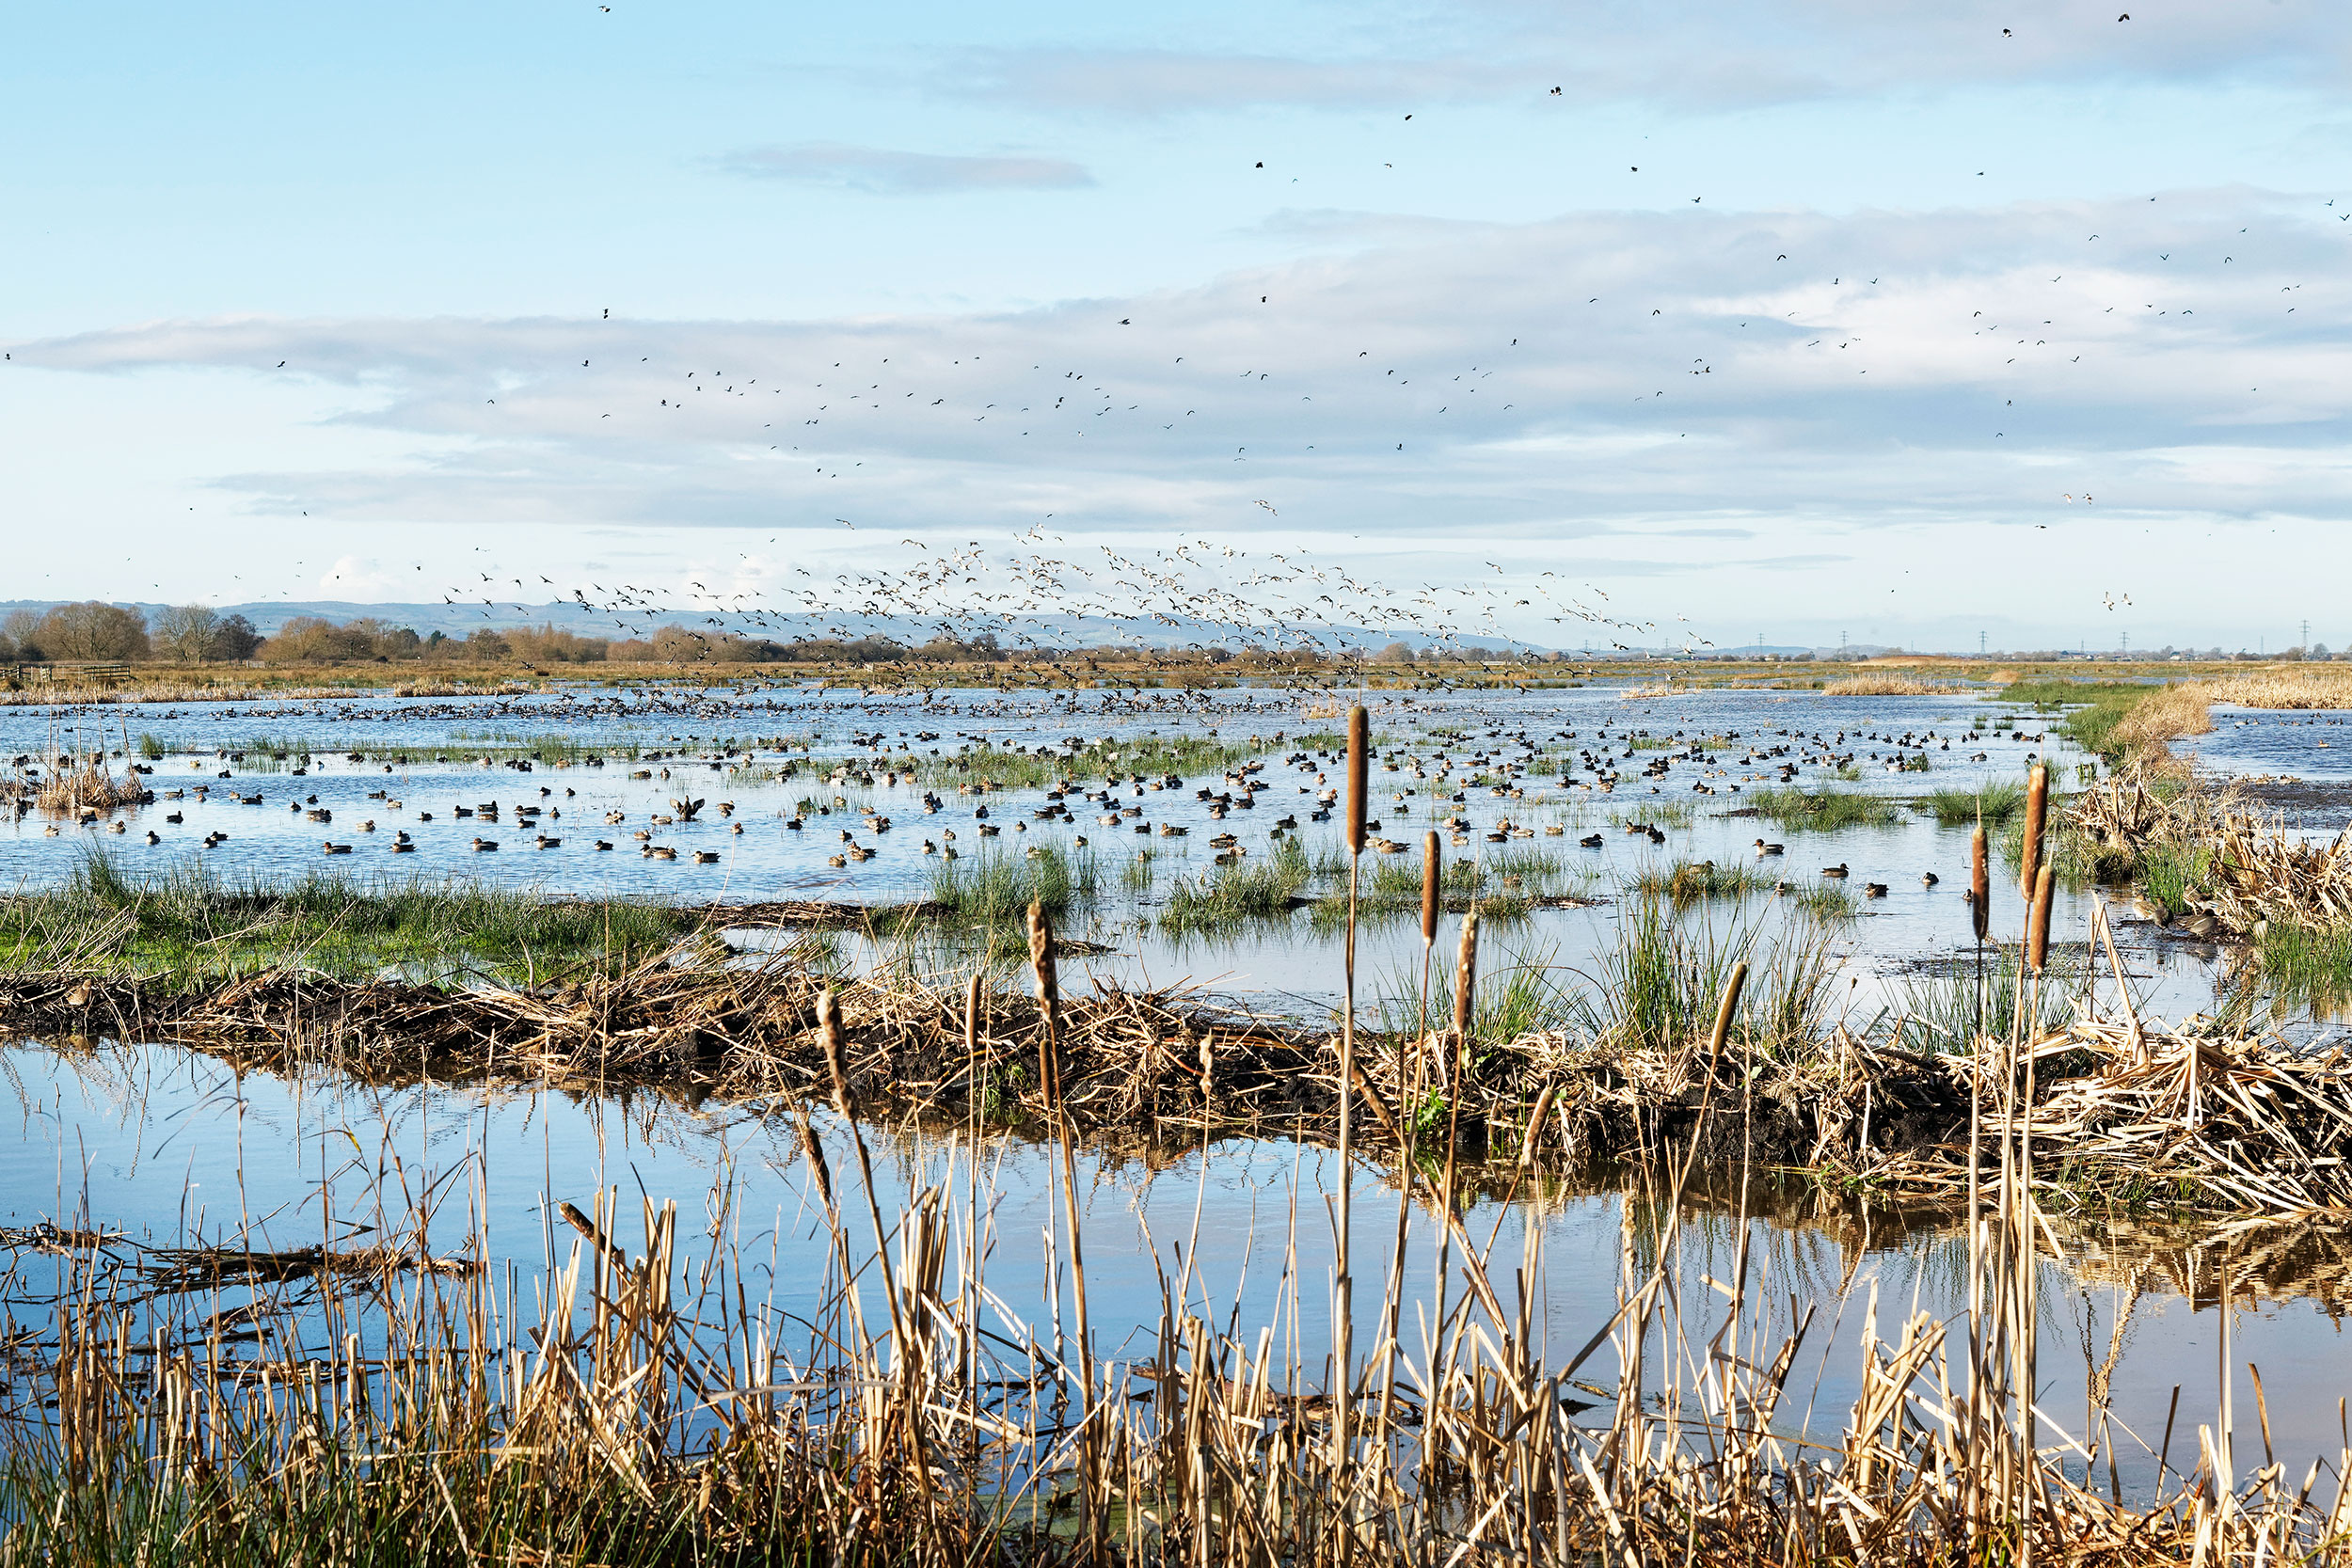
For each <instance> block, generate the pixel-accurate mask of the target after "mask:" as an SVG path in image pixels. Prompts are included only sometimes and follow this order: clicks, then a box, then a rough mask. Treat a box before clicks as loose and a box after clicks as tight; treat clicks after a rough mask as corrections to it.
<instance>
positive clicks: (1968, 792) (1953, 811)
mask: <svg viewBox="0 0 2352 1568" xmlns="http://www.w3.org/2000/svg"><path fill="white" fill-rule="evenodd" d="M1918 804H1919V807H1920V809H1921V810H1923V811H1926V812H1928V813H1929V814H1930V815H1931V816H1933V817H1934V818H1935V819H1936V821H1937V822H1938V823H1940V824H1942V825H1943V826H1945V827H1947V828H1973V827H1975V826H1976V825H1977V824H1978V823H1979V822H1983V823H1985V824H1986V825H1988V826H1994V825H1997V824H1999V823H2003V822H2006V821H2008V820H2009V819H2010V817H2012V816H2016V815H2017V813H2018V812H2020V811H2022V810H2024V809H2025V804H2026V786H2025V784H2023V783H2022V782H2020V781H2018V780H2015V779H1993V780H1990V781H1988V782H1986V783H1985V784H1982V785H1981V786H1979V787H1978V788H1976V789H1968V788H1964V787H1961V786H1957V785H1947V787H1945V788H1943V789H1938V790H1932V791H1930V792H1929V793H1928V794H1927V795H1926V796H1924V797H1923V798H1922V799H1921V800H1919V802H1918Z"/></svg>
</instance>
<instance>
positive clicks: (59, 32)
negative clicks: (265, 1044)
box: [0, 0, 2352, 651]
mask: <svg viewBox="0 0 2352 1568" xmlns="http://www.w3.org/2000/svg"><path fill="white" fill-rule="evenodd" d="M2127 6H2128V7H2129V8H2130V9H2129V11H2128V20H2123V19H2121V18H2120V17H2119V12H2121V11H2122V8H2124V7H2127ZM10 33H11V47H10V48H9V49H8V51H6V52H5V54H0V125H5V128H6V130H5V134H6V138H7V145H8V147H9V149H10V150H11V152H12V156H11V157H9V158H8V160H6V162H5V163H4V164H0V195H4V197H5V200H4V201H0V214H4V215H0V284H5V287H0V351H5V352H6V354H7V356H8V358H7V360H6V362H5V363H0V430H5V431H6V433H7V441H6V448H5V450H6V451H7V452H8V485H7V487H6V494H5V496H0V537H5V540H6V548H5V552H4V553H0V599H7V598H70V597H84V596H89V597H100V598H112V599H123V600H143V601H154V600H175V601H176V600H182V599H205V600H211V601H214V602H230V601H240V602H242V601H249V600H269V599H280V598H285V599H314V598H335V599H347V600H360V601H374V602H405V601H419V600H423V601H431V600H434V599H437V598H438V597H441V596H444V595H446V594H451V593H453V591H455V590H456V589H459V588H461V587H465V586H466V585H468V584H470V583H471V582H472V581H473V580H474V579H475V578H477V577H480V578H490V577H496V578H501V579H515V578H521V579H524V580H526V581H529V582H530V585H531V590H532V591H533V592H540V593H544V594H547V596H549V597H555V596H563V595H567V594H572V593H574V592H575V591H585V589H586V587H587V585H589V584H592V583H593V584H597V585H611V584H615V583H622V582H626V583H628V584H632V585H636V586H637V587H638V588H639V589H642V590H644V595H643V596H642V597H641V598H640V600H639V602H641V603H650V602H653V601H655V600H656V599H660V597H661V596H662V595H670V594H675V595H677V596H678V601H677V602H680V603H685V602H687V601H688V599H690V598H691V597H692V596H693V595H694V594H697V593H699V594H705V595H712V596H717V595H722V594H723V595H726V596H728V597H729V602H733V603H739V604H745V605H752V604H757V605H765V606H768V607H770V608H771V609H773V610H798V609H803V608H811V607H817V606H819V605H822V606H823V607H824V608H828V609H833V610H843V609H847V610H855V609H856V608H857V603H856V601H857V599H858V597H859V594H858V593H857V592H856V591H855V588H856V583H857V580H858V578H859V575H860V574H867V575H868V576H869V577H870V576H871V575H873V574H882V575H886V576H893V579H894V580H896V581H898V582H900V583H901V584H903V583H904V582H905V580H906V579H905V578H903V577H898V576H895V574H899V573H902V572H904V571H905V570H907V569H908V567H909V564H910V563H911V562H917V561H920V560H925V559H932V560H935V559H937V558H938V556H939V555H941V554H942V553H945V552H947V551H950V550H961V551H977V552H978V555H977V556H971V557H967V559H979V558H982V557H985V558H988V559H992V560H993V559H1004V560H1011V559H1014V558H1016V557H1017V556H1018V555H1019V554H1020V553H1021V552H1023V551H1027V552H1030V554H1031V555H1032V556H1034V555H1036V554H1038V553H1041V552H1050V553H1051V554H1052V556H1053V557H1054V558H1055V559H1057V560H1061V559H1067V560H1070V561H1073V562H1077V561H1082V560H1083V561H1096V560H1098V559H1100V560H1115V559H1152V560H1163V561H1164V560H1166V559H1167V557H1165V556H1164V555H1161V554H1159V553H1157V552H1165V551H1172V550H1173V549H1174V547H1175V546H1176V545H1178V544H1179V543H1180V542H1186V541H1195V542H1199V543H1198V544H1196V545H1195V546H1193V553H1192V555H1190V556H1188V557H1187V558H1186V559H1187V560H1189V561H1193V562H1196V566H1197V570H1198V571H1199V572H1200V573H1201V574H1203V575H1204V580H1205V578H1206V577H1207V576H1213V575H1215V574H1216V573H1223V574H1225V577H1224V578H1223V579H1222V580H1224V581H1225V582H1227V583H1228V584H1229V585H1230V584H1238V583H1241V582H1244V581H1246V580H1248V576H1249V574H1251V573H1252V572H1256V571H1262V570H1263V568H1264V565H1265V562H1267V561H1268V560H1269V559H1270V558H1272V557H1275V556H1278V555H1279V557H1280V559H1281V560H1283V561H1284V562H1287V563H1290V564H1291V565H1295V563H1297V562H1317V563H1321V564H1322V565H1323V566H1325V567H1328V568H1330V569H1332V570H1334V571H1337V570H1340V569H1344V571H1345V572H1347V573H1348V574H1351V576H1350V578H1349V581H1350V582H1352V583H1353V584H1355V585H1356V586H1355V588H1353V589H1351V590H1349V591H1347V592H1343V593H1342V594H1340V595H1339V597H1338V599H1336V600H1334V601H1332V603H1331V605H1330V606H1329V608H1330V609H1331V610H1339V609H1342V608H1346V607H1347V606H1348V605H1350V604H1351V603H1352V602H1353V601H1352V600H1351V599H1350V596H1349V595H1350V594H1370V593H1372V592H1373V590H1372V589H1371V588H1370V587H1369V586H1367V585H1371V584H1382V585H1387V588H1386V590H1385V591H1386V592H1388V593H1390V594H1404V595H1406V597H1409V593H1410V592H1411V591H1419V592H1422V593H1429V592H1444V591H1459V590H1460V589H1464V588H1467V589H1470V591H1472V592H1474V593H1475V594H1479V595H1483V599H1482V602H1486V603H1490V604H1492V605H1494V606H1496V607H1498V610H1499V614H1500V616H1501V619H1500V621H1498V622H1497V623H1496V624H1497V626H1499V627H1500V628H1501V629H1504V630H1507V631H1508V632H1509V633H1510V634H1511V635H1514V636H1518V637H1521V638H1524V639H1526V640H1528V641H1534V642H1535V643H1537V644H1539V645H1545V646H1565V647H1573V646H1578V645H1581V644H1582V643H1584V642H1587V641H1595V640H1596V639H1599V640H1627V641H1636V642H1642V643H1657V642H1671V643H1675V644H1688V645H1703V644H1710V643H1711V644H1713V645H1716V646H1722V647H1737V646H1739V645H1740V644H1743V643H1744V644H1754V643H1756V642H1757V641H1765V642H1769V643H1774V644H1787V643H1797V644H1812V643H1835V642H1836V641H1838V639H1839V638H1840V637H1841V636H1845V637H1850V638H1851V640H1852V641H1858V642H1874V643H1896V644H1899V645H1902V646H1906V647H1915V648H1926V649H1952V650H1965V651H1974V650H1975V648H1976V647H1977V646H1978V644H1979V638H1980V637H1981V638H1983V639H1984V640H1985V641H1988V642H1989V644H1990V645H1991V646H1993V647H1994V648H2002V647H2045V646H2057V645H2064V646H2075V645H2087V646H2091V647H2112V646H2115V645H2116V644H2117V642H2118V641H2119V639H2128V640H2129V641H2130V642H2131V644H2132V645H2134V646H2140V647H2147V646H2154V645H2157V644H2160V643H2166V642H2170V643H2175V644H2182V645H2197V646H2204V645H2209V644H2216V643H2218V644H2220V645H2223V646H2226V647H2238V646H2246V647H2252V646H2255V645H2257V644H2258V643H2259V644H2261V645H2263V646H2265V647H2268V648H2272V649H2276V648H2278V647H2280V646H2282V645H2285V644H2288V643H2292V642H2295V641H2299V639H2300V638H2301V635H2302V633H2301V629H2300V628H2301V624H2302V622H2303V621H2304V620H2306V619H2308V620H2309V621H2310V623H2311V627H2312V630H2311V636H2312V638H2313V639H2314V640H2317V641H2328V642H2332V643H2336V644H2338V645H2341V644H2343V643H2346V642H2352V610H2341V609H2339V601H2340V599H2341V597H2342V596H2341V595H2340V594H2336V593H2334V592H2332V591H2331V590H2332V589H2333V587H2334V585H2335V584H2337V583H2340V582H2342V581H2343V580H2344V578H2345V572H2346V568H2347V567H2352V537H2348V536H2347V533H2346V530H2345V528H2344V523H2345V519H2346V515H2347V511H2348V510H2352V506H2348V503H2352V429H2348V428H2347V420H2346V404H2347V401H2348V400H2352V355H2348V354H2347V305H2348V304H2352V264H2348V263H2352V8H2347V7H2344V6H2342V5H2340V4H2334V5H2330V4H2322V3H2317V0H2160V3H2154V4H2142V3H2141V0H2106V3H2105V4H2104V5H2083V4H2077V3H2074V0H2038V3H2035V4H2030V5H2028V4H2025V3H2023V0H2011V3H2009V4H1993V3H1987V0H1950V3H1946V4H1938V5H1934V6H1926V5H1905V4H1897V5H1887V4H1884V3H1883V0H1879V3H1873V4H1864V3H1862V0H1745V3H1740V4H1707V3H1701V0H1664V3H1653V4H1648V5H1640V6H1636V5H1632V4H1624V3H1614V4H1597V3H1557V0H1555V3H1550V4H1545V5H1534V4H1528V3H1523V0H1457V3H1455V4H1452V5H1448V6H1444V7H1430V8H1422V7H1406V6H1392V5H1385V4H1379V3H1375V0H1357V3H1353V4H1348V5H1344V6H1343V5H1320V4H1277V5H1271V6H1269V5H1264V4H1250V5H1244V4H1238V3H1235V4H1222V3H1218V4H1178V5H1166V6H1161V7H1155V8H1114V7H1099V6H1083V7H1082V6H1077V5H1051V4H1006V5H1000V6H996V7H988V8H975V7H967V6H955V7H947V6H930V5H888V4H867V5H863V6H858V7H838V6H835V7H823V8H817V7H803V6H765V7H752V6H737V5H729V4H706V5H702V6H697V7H693V8H677V7H655V6H651V5H641V4H633V3H629V0H615V3H614V4H613V5H612V7H611V8H605V7H603V6H600V5H597V4H594V3H590V4H568V3H566V4H538V3H515V4H506V5H501V6H497V7H478V6H476V7H454V6H437V5H431V4H421V5H410V6H404V7H400V8H389V9H379V8H324V7H300V8H297V7H283V8H279V7H268V6H236V5H231V6H228V7H225V8H205V9H201V10H195V9H190V8H184V7H168V8H167V7H160V6H149V5H141V4H132V5H126V6H118V7H112V8H103V9H98V10H93V9H91V8H71V7H60V8H21V9H20V10H19V11H18V12H16V13H15V14H14V15H13V16H12V18H11V24H10ZM1104 552H1109V553H1108V554H1105V553H1104ZM845 574H846V575H847V582H846V585H845V583H844V581H843V578H844V575H845ZM1546 574H1549V577H1546ZM535 578H545V579H546V584H545V586H544V587H542V585H541V584H540V583H539V582H538V581H536V580H532V579H535ZM924 580H925V581H926V582H929V581H930V580H931V579H929V578H926V579H924ZM1536 582H1540V583H1544V584H1546V585H1548V587H1549V589H1550V590H1552V591H1551V592H1548V593H1545V594H1525V595H1522V594H1520V593H1518V585H1520V584H1526V583H1536ZM926 592H929V590H928V589H927V590H926ZM942 592H943V594H944V590H943V591H942ZM1156 592H1158V590H1157V589H1152V590H1151V591H1150V592H1147V593H1143V594H1139V595H1138V596H1137V597H1136V601H1135V602H1136V604H1138V605H1140V604H1143V603H1146V602H1148V601H1149V600H1150V598H1151V595H1152V593H1156ZM601 593H602V588H600V589H599V596H601ZM827 595H831V596H830V597H828V596H827ZM738 596H739V597H738ZM1523 596H1524V597H1526V598H1527V599H1528V601H1529V602H1528V603H1526V604H1524V605H1522V604H1520V603H1519V602H1518V600H1519V599H1520V598H1521V597H1523ZM868 602H871V601H870V599H869V600H868ZM941 602H942V604H943V606H945V603H946V601H945V598H944V597H943V599H942V601H941ZM1389 602H1391V603H1402V602H1405V599H1403V598H1394V597H1392V598H1391V599H1390V601H1389Z"/></svg>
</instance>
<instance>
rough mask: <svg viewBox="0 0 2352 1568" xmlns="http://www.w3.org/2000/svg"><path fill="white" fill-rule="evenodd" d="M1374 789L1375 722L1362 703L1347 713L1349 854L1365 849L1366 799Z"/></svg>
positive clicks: (1367, 813)
mask: <svg viewBox="0 0 2352 1568" xmlns="http://www.w3.org/2000/svg"><path fill="white" fill-rule="evenodd" d="M1371 788H1372V720H1371V718H1370V717H1369V716H1368V715H1367V714H1366V713H1365V712H1364V707H1363V705H1362V704H1361V703H1359V704H1357V705H1355V706H1354V707H1351V708H1349V709H1348V710H1347V850H1348V853H1349V854H1351V855H1352V854H1357V853H1359V852H1360V851H1361V850H1362V849H1363V847H1364V818H1365V817H1366V816H1369V815H1370V814H1369V812H1367V810H1366V809H1365V800H1364V797H1365V795H1366V794H1367V793H1368V792H1369V791H1370V790H1371Z"/></svg>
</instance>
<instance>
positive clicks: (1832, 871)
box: [1821, 861, 1846, 877]
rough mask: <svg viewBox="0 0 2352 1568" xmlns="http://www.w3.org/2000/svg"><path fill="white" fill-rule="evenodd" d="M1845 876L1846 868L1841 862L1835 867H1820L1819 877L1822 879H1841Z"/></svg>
mask: <svg viewBox="0 0 2352 1568" xmlns="http://www.w3.org/2000/svg"><path fill="white" fill-rule="evenodd" d="M1845 874H1846V867H1845V863H1843V862H1842V861H1841V862H1840V863H1837V864H1836V865H1825V866H1823V867H1821V875H1822V876H1824V877H1843V876H1844V875H1845Z"/></svg>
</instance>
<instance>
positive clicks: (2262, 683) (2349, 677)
mask: <svg viewBox="0 0 2352 1568" xmlns="http://www.w3.org/2000/svg"><path fill="white" fill-rule="evenodd" d="M2195 690H2196V692H2197V694H2198V695H2199V696H2200V697H2201V698H2202V699H2203V700H2204V701H2205V702H2207V703H2222V704H2226V705H2230V706H2233V707H2261V708H2287V709H2310V708H2343V707H2352V664H2332V663H2317V662H2314V663H2309V664H2272V665H2266V666H2265V667H2264V668H2262V669H2261V670H2258V671H2254V672H2252V673H2247V674H2228V675H2222V676H2219V677H2217V678H2216V679H2211V680H2201V681H2199V682H2198V683H2197V685H2196V687H2195ZM2199 733H2202V732H2199Z"/></svg>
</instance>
